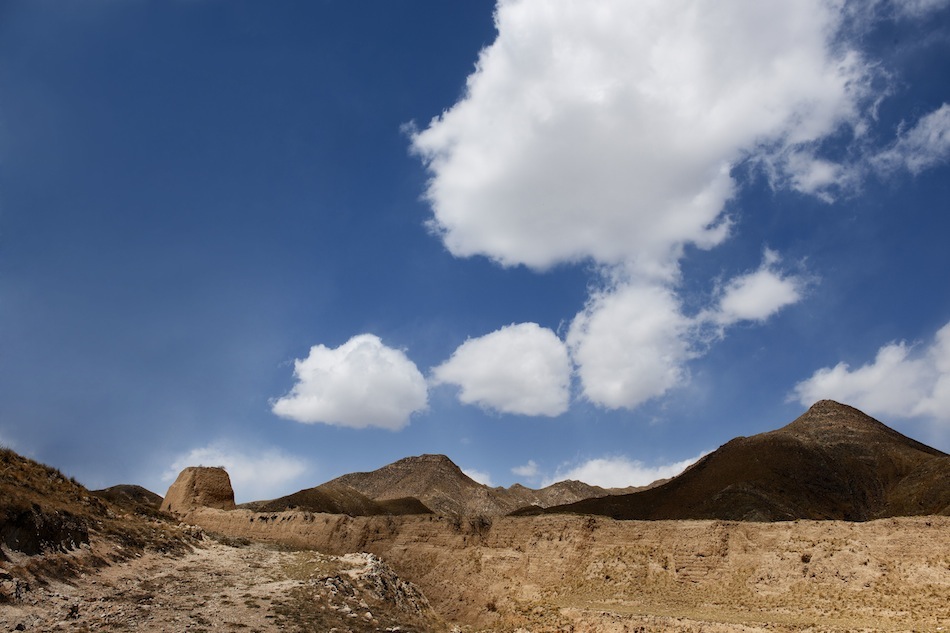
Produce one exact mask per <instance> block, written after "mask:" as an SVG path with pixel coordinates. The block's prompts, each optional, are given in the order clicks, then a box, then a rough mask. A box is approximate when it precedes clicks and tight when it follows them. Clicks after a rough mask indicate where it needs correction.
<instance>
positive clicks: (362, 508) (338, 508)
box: [255, 482, 432, 516]
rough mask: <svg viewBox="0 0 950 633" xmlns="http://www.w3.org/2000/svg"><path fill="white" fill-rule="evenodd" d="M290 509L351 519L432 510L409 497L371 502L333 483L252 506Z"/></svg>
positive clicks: (273, 509) (272, 509)
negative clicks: (352, 517) (353, 517)
mask: <svg viewBox="0 0 950 633" xmlns="http://www.w3.org/2000/svg"><path fill="white" fill-rule="evenodd" d="M293 509H297V510H306V511H309V512H327V513H330V514H348V515H350V516H377V515H386V514H391V515H402V514H432V510H430V509H429V508H427V507H426V506H425V504H423V503H422V502H421V501H419V500H418V499H414V498H411V497H408V498H402V499H386V500H383V501H374V500H373V499H370V498H369V497H367V496H366V495H364V494H363V493H361V492H360V491H358V490H356V489H355V488H352V487H350V486H347V485H345V484H341V483H333V482H330V483H326V484H323V485H322V486H317V487H316V488H307V489H306V490H300V491H298V492H295V493H293V494H291V495H287V496H286V497H281V498H279V499H274V500H273V501H265V502H262V503H260V504H258V505H257V506H256V507H255V510H257V511H258V512H281V511H283V510H293Z"/></svg>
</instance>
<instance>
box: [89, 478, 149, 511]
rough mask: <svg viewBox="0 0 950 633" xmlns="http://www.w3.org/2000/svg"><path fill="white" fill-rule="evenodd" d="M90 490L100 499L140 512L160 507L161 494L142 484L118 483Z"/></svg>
mask: <svg viewBox="0 0 950 633" xmlns="http://www.w3.org/2000/svg"><path fill="white" fill-rule="evenodd" d="M91 492H92V494H94V495H95V496H97V497H99V498H100V499H105V500H106V501H111V502H112V503H114V504H115V505H117V506H120V507H122V508H125V509H126V510H131V511H133V512H141V511H143V510H146V509H149V510H158V509H159V508H161V507H162V497H161V495H157V494H155V493H154V492H152V491H151V490H149V489H147V488H143V487H142V486H136V485H130V484H120V485H118V486H110V487H108V488H103V489H102V490H93V491H91Z"/></svg>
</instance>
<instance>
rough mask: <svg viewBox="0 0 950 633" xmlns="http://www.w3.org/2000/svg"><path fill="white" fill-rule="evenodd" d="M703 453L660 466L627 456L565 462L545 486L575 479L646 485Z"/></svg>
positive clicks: (672, 474) (605, 484) (602, 484)
mask: <svg viewBox="0 0 950 633" xmlns="http://www.w3.org/2000/svg"><path fill="white" fill-rule="evenodd" d="M704 455H706V453H703V454H701V455H697V456H696V457H691V458H690V459H684V460H682V461H679V462H673V463H670V464H660V465H658V466H647V465H646V464H644V463H643V462H641V461H639V460H636V459H630V458H628V457H624V456H618V457H599V458H596V459H591V460H588V461H586V462H584V463H582V464H578V465H574V466H570V465H563V466H562V467H561V468H558V470H557V474H555V475H554V476H553V477H551V478H549V479H546V480H545V481H544V483H543V485H544V486H550V485H551V484H553V483H556V482H558V481H564V480H567V479H574V480H577V481H583V482H584V483H586V484H590V485H592V486H600V487H602V488H626V487H628V486H646V485H647V484H651V483H653V482H654V481H656V480H658V479H668V478H669V477H675V476H676V475H679V474H680V473H681V472H683V471H684V470H686V468H688V467H689V466H691V465H692V464H694V463H696V462H697V461H698V460H699V459H700V458H702V457H703V456H704Z"/></svg>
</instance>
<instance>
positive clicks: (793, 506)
mask: <svg viewBox="0 0 950 633" xmlns="http://www.w3.org/2000/svg"><path fill="white" fill-rule="evenodd" d="M948 473H950V456H948V455H946V454H945V453H943V452H941V451H939V450H937V449H935V448H931V447H929V446H926V445H924V444H921V443H920V442H917V441H915V440H912V439H910V438H908V437H905V436H904V435H901V434H900V433H898V432H897V431H895V430H893V429H891V428H889V427H887V426H885V425H884V424H882V423H881V422H879V421H877V420H875V419H874V418H871V417H870V416H868V415H866V414H864V413H862V412H861V411H858V410H857V409H854V408H852V407H849V406H846V405H843V404H839V403H837V402H833V401H831V400H823V401H821V402H818V403H816V404H815V405H814V406H812V407H811V408H810V409H809V410H808V411H807V412H805V413H804V414H803V415H802V416H801V417H799V418H798V419H796V420H795V421H794V422H792V423H791V424H789V425H787V426H785V427H783V428H781V429H778V430H776V431H771V432H769V433H762V434H760V435H754V436H752V437H740V438H736V439H734V440H732V441H730V442H728V443H727V444H725V445H724V446H722V447H721V448H719V449H718V450H717V451H715V452H713V453H711V454H709V455H707V456H706V457H704V458H703V459H701V460H700V461H699V462H697V463H696V464H695V465H693V466H692V467H691V468H689V469H688V470H687V471H686V472H684V473H683V474H682V475H680V476H678V477H676V478H674V479H673V480H671V481H669V482H668V483H666V484H664V485H662V486H659V487H657V488H653V489H650V490H646V491H643V492H637V493H633V494H629V495H620V496H613V497H603V498H600V499H588V500H585V501H580V502H577V503H573V504H568V505H561V506H554V507H551V508H548V509H546V510H543V512H548V513H561V512H568V513H576V514H596V515H604V516H609V517H613V518H617V519H640V520H644V519H649V520H658V519H723V520H752V521H785V520H792V519H840V520H847V521H867V520H870V519H876V518H883V517H891V516H907V515H936V514H942V515H948V514H950V477H948ZM534 512H539V511H538V510H534Z"/></svg>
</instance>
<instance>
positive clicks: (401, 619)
mask: <svg viewBox="0 0 950 633" xmlns="http://www.w3.org/2000/svg"><path fill="white" fill-rule="evenodd" d="M387 574H389V575H391V578H390V577H388V576H387ZM400 582H401V581H399V580H398V579H396V578H395V575H394V574H392V572H391V570H388V567H386V566H385V565H383V564H382V563H381V562H380V561H379V559H375V558H374V557H371V556H368V555H351V556H345V557H334V556H324V555H321V554H319V553H316V552H309V551H308V552H291V551H279V550H276V549H274V548H271V547H265V546H260V545H248V546H241V547H231V546H228V545H223V544H221V543H217V542H206V543H205V544H203V545H202V546H200V547H198V548H195V549H194V551H193V552H191V553H189V554H186V555H184V556H181V557H178V558H174V557H169V556H164V555H159V554H145V555H142V556H141V557H138V558H134V559H131V560H129V561H126V562H123V563H119V564H116V565H113V566H110V567H106V568H103V569H102V570H100V571H99V572H98V573H90V574H88V575H83V576H82V577H80V578H77V579H74V581H72V582H69V583H65V582H56V583H51V584H49V585H47V586H45V587H34V588H32V589H31V590H30V591H28V592H27V593H26V594H25V595H24V598H23V600H22V601H21V602H19V603H17V604H14V605H2V606H0V631H17V630H20V631H144V632H165V631H196V632H197V631H246V632H248V633H263V632H266V631H298V630H301V631H302V630H306V631H311V630H313V631H330V630H333V629H335V630H337V631H339V632H340V633H343V632H344V631H367V632H369V631H395V630H399V631H407V632H408V631H422V630H438V629H441V628H443V627H441V626H440V625H438V623H437V622H436V621H435V619H434V616H433V615H432V614H431V612H430V610H429V607H428V603H427V602H425V599H424V598H423V597H421V594H418V595H416V594H414V593H413V592H414V588H413V587H411V585H408V583H403V585H402V586H400V584H399V583H400ZM384 585H385V587H383V590H380V587H381V586H384ZM387 589H388V590H389V594H387V593H386V590H387Z"/></svg>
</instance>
